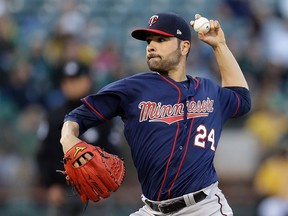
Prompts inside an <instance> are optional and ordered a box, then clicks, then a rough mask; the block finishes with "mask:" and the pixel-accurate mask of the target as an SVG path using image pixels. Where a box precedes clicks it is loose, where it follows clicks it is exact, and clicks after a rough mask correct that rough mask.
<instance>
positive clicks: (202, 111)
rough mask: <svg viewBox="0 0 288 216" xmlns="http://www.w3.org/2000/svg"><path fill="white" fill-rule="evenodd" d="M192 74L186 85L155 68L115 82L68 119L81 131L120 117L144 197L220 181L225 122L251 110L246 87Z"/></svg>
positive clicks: (169, 195)
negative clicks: (216, 165)
mask: <svg viewBox="0 0 288 216" xmlns="http://www.w3.org/2000/svg"><path fill="white" fill-rule="evenodd" d="M187 78H188V83H189V84H188V85H184V84H183V83H178V82H175V81H174V80H172V79H170V78H169V77H168V76H163V75H160V74H158V73H152V72H151V73H140V74H137V75H134V76H131V77H128V78H125V79H122V80H119V81H116V82H113V83H111V84H109V85H107V86H106V87H104V88H103V89H101V90H100V91H99V92H98V93H97V94H93V95H89V96H87V97H85V98H83V99H82V101H83V105H82V106H81V107H79V108H77V109H75V110H74V111H72V112H71V113H69V114H68V115H67V116H66V118H65V121H67V120H72V121H76V122H77V123H78V124H79V125H80V132H81V133H82V132H84V131H85V130H86V129H87V128H89V127H91V126H96V125H98V124H100V123H103V122H105V121H108V120H109V119H111V118H113V117H115V116H121V118H122V120H123V122H124V134H125V137H126V139H127V142H128V144H129V146H130V148H131V155H132V158H133V161H134V165H135V167H136V169H137V172H138V178H139V181H140V184H141V187H142V192H143V194H144V195H145V197H147V198H149V199H151V200H165V199H170V198H175V197H178V196H181V195H184V194H187V193H191V192H194V191H197V190H200V189H202V188H204V187H207V186H209V185H210V184H212V183H214V182H216V181H217V175H216V172H215V168H214V165H213V159H214V156H215V151H216V149H217V145H218V141H219V139H220V134H221V131H222V128H223V124H224V123H225V121H226V120H227V119H229V118H231V117H237V116H241V115H243V114H245V113H247V112H248V111H249V109H250V98H249V97H243V95H246V96H247V94H248V95H249V92H248V90H246V89H245V90H246V93H245V94H243V95H242V94H238V93H237V91H234V90H233V89H229V88H222V87H220V86H219V85H217V84H215V83H214V82H212V81H210V80H209V79H204V78H192V77H190V76H187ZM242 89H244V88H242ZM239 92H240V91H239ZM244 92H245V91H244ZM242 93H243V91H242Z"/></svg>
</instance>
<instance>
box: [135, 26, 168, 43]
mask: <svg viewBox="0 0 288 216" xmlns="http://www.w3.org/2000/svg"><path fill="white" fill-rule="evenodd" d="M149 33H155V34H159V35H164V36H167V37H174V35H172V34H169V33H167V32H164V31H161V30H157V29H144V28H142V29H136V30H134V31H133V32H132V34H131V35H132V37H134V38H136V39H138V40H146V37H147V35H149Z"/></svg>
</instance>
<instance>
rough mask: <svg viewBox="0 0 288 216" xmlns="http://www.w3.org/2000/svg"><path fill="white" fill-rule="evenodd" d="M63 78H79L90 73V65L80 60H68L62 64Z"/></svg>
mask: <svg viewBox="0 0 288 216" xmlns="http://www.w3.org/2000/svg"><path fill="white" fill-rule="evenodd" d="M60 72H61V78H62V79H64V78H77V77H80V76H82V75H89V73H90V71H89V67H88V66H87V65H86V64H84V63H81V62H79V61H73V60H72V61H67V62H65V63H63V64H62V65H61V66H60Z"/></svg>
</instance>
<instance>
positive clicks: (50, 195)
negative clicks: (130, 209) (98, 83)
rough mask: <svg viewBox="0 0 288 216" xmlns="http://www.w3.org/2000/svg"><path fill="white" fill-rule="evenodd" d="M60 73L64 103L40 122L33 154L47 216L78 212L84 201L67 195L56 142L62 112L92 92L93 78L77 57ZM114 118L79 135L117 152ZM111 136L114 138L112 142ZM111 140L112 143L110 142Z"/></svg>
mask: <svg viewBox="0 0 288 216" xmlns="http://www.w3.org/2000/svg"><path fill="white" fill-rule="evenodd" d="M57 71H58V73H59V75H60V89H61V91H62V93H63V96H64V97H65V103H63V104H62V105H61V106H60V107H57V108H54V109H53V110H50V111H49V112H48V114H47V118H46V120H45V121H44V122H43V123H42V124H41V126H40V128H39V129H40V130H41V134H42V136H41V138H39V139H40V141H41V144H40V147H39V149H38V152H37V155H36V161H37V166H38V172H39V177H40V184H41V186H43V187H45V188H46V189H47V201H48V206H49V207H48V216H58V215H59V216H60V215H61V216H77V215H80V214H81V212H82V210H83V204H82V203H81V201H80V199H78V197H77V196H76V197H72V196H71V197H69V198H68V199H67V197H68V196H70V195H71V194H72V193H73V192H72V190H71V187H69V188H67V183H66V181H65V178H64V177H63V174H62V173H59V172H56V170H63V169H64V168H63V164H62V163H61V161H62V160H63V151H62V146H61V144H60V143H59V140H60V135H61V134H60V133H61V131H60V126H61V124H62V122H63V118H64V116H65V114H67V113H69V112H70V111H71V110H72V109H74V108H75V107H77V106H79V105H80V104H81V102H80V98H82V97H84V96H86V95H87V94H89V93H91V92H92V90H93V81H92V79H91V76H90V72H89V68H88V66H87V65H85V64H82V63H80V62H77V61H67V62H65V63H63V64H62V65H61V66H60V67H59V69H58V70H57ZM113 126H114V123H113V121H110V123H109V124H103V125H101V126H99V127H97V128H92V129H90V130H88V131H87V132H86V133H85V134H83V135H82V137H83V139H84V140H85V141H87V142H89V143H91V144H94V145H97V146H99V147H101V148H104V149H105V150H107V151H108V152H109V153H112V154H119V151H118V149H117V146H116V145H115V144H117V143H115V139H112V132H113ZM113 140H114V142H113ZM112 142H113V143H112Z"/></svg>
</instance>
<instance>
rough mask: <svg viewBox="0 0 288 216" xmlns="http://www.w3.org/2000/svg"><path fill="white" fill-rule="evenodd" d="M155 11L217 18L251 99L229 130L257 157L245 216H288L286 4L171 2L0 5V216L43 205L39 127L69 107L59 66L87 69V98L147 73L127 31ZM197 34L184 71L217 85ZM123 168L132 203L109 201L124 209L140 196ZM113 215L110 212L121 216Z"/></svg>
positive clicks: (4, 0)
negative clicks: (245, 138)
mask: <svg viewBox="0 0 288 216" xmlns="http://www.w3.org/2000/svg"><path fill="white" fill-rule="evenodd" d="M175 2H176V3H177V4H175ZM179 2H180V1H179ZM162 10H169V11H174V12H177V13H179V14H181V15H183V16H184V17H185V18H187V19H189V17H190V18H191V19H192V18H193V17H194V14H195V13H196V12H199V13H201V14H202V15H203V16H205V17H208V18H215V19H218V20H220V23H221V25H222V27H223V29H224V32H225V34H226V40H227V43H228V46H229V47H230V48H231V50H232V52H233V53H234V55H235V57H236V58H237V60H238V62H239V64H240V66H241V68H242V70H243V72H244V74H245V76H246V77H247V79H248V82H249V85H250V90H251V94H252V98H253V108H252V111H251V112H250V114H249V115H248V116H246V117H245V118H242V119H240V120H237V121H236V124H235V122H233V124H229V123H228V126H227V128H229V127H233V128H236V129H239V130H248V131H249V132H250V133H251V134H252V135H253V137H254V139H255V140H256V142H257V147H258V152H259V155H260V156H259V160H258V161H259V163H258V164H257V165H256V167H257V169H256V170H255V173H254V174H255V175H254V176H253V177H252V178H251V179H250V180H251V188H252V190H253V191H254V192H253V193H254V197H255V199H254V201H255V203H254V204H255V211H254V212H253V213H252V212H250V213H249V212H246V213H245V215H254V214H257V215H258V214H259V215H260V216H261V215H262V216H266V215H269V216H284V215H287V214H288V213H287V212H288V210H287V206H288V53H287V50H288V1H287V0H216V1H208V0H205V1H198V0H182V1H181V4H179V3H178V1H173V0H169V1H168V0H165V1H164V0H154V1H152V0H147V1H132V0H118V1H116V0H106V1H105V0H95V1H92V0H83V1H77V0H61V1H57V0H14V1H12V0H0V126H1V132H0V145H1V147H0V163H1V164H2V168H1V169H0V214H1V215H2V214H3V215H12V216H14V215H33V214H35V215H38V211H41V209H42V208H46V207H47V206H45V205H47V197H46V196H45V192H46V189H45V187H43V185H42V183H41V176H40V173H39V170H38V166H37V163H36V159H35V158H36V155H37V153H38V151H39V149H40V146H41V142H42V140H43V139H44V138H43V137H44V136H45V133H44V132H43V127H41V126H43V122H45V120H46V119H47V117H48V116H49V113H51V112H52V111H53V110H57V109H58V108H60V107H61V106H63V105H64V104H65V103H67V101H68V100H69V98H68V97H67V95H66V94H65V93H64V91H63V88H62V87H61V81H62V77H61V76H62V75H63V65H65V64H66V63H67V62H78V63H81V64H83V65H85V66H86V67H88V68H89V69H88V70H89V76H90V80H91V81H92V91H93V92H95V91H97V90H98V89H100V88H101V87H103V86H104V85H106V84H108V83H110V82H112V81H115V80H117V79H119V78H123V77H125V76H128V75H131V74H133V73H137V72H139V71H145V70H146V69H147V68H146V63H145V60H144V55H145V50H144V46H145V43H144V44H142V43H139V42H137V41H136V42H135V41H134V40H133V39H132V38H131V36H130V30H131V29H133V28H136V27H143V25H145V24H146V21H147V20H148V18H149V17H150V16H151V15H153V13H154V12H159V11H162ZM196 37H197V36H196V34H193V38H194V40H193V42H192V50H191V52H190V56H189V67H188V73H189V74H191V75H192V76H205V77H208V78H211V79H219V74H218V73H217V72H216V73H215V71H218V70H217V66H216V62H215V59H214V56H213V53H212V50H211V49H210V48H209V47H207V46H206V45H205V44H203V43H201V42H198V41H197V39H196ZM114 127H115V128H114V130H113V136H114V138H113V139H114V140H117V142H115V143H114V144H115V145H117V148H118V147H119V148H120V149H121V150H120V151H122V153H121V154H122V155H124V156H126V157H127V158H129V152H128V150H127V148H125V141H124V139H123V137H122V135H121V123H120V121H119V122H118V121H117V120H116V122H115V125H114ZM115 137H116V138H115ZM51 157H53V156H51ZM128 162H129V159H128ZM130 166H131V172H130V173H129V171H128V177H127V179H126V180H125V181H126V182H127V187H128V189H127V190H128V191H130V192H129V193H130V196H128V194H125V190H124V189H123V193H121V191H120V193H119V194H118V196H119V197H117V198H118V201H116V200H114V201H113V200H112V201H110V202H111V203H113V205H114V206H116V207H115V208H117V206H118V208H119V209H121V208H124V207H123V206H125V207H127V208H128V210H127V211H128V212H132V211H131V208H135V209H136V208H138V205H139V203H137V202H135V200H136V199H138V197H137V198H135V197H133V193H135V196H138V195H139V194H138V193H139V191H138V190H134V189H133V188H134V187H136V188H137V187H138V183H137V179H136V177H135V176H134V174H133V165H130ZM130 175H131V176H130ZM276 179H277V182H276ZM131 191H136V192H133V193H132V192H131ZM131 196H132V197H131ZM271 199H273V200H272V201H271ZM119 200H121V201H119ZM228 200H229V198H228ZM125 201H126V202H127V203H129V204H130V205H127V203H126V204H125ZM117 202H118V203H117ZM119 203H122V204H123V205H122V207H121V205H120V204H119ZM275 203H276V204H275ZM109 204H110V203H109ZM27 206H28V207H27ZM31 206H32V207H31ZM131 206H132V207H131ZM232 206H233V205H232ZM275 206H276V207H275ZM282 206H283V207H282ZM16 207H17V208H16ZM129 207H130V209H129ZM243 208H245V207H243ZM17 209H18V210H17ZM103 209H104V210H103V211H105V208H104V207H103ZM267 209H270V210H271V209H272V210H271V211H272V213H271V212H270V213H268V212H269V211H268V210H267ZM273 209H276V210H273ZM281 211H282V213H281ZM21 212H22V213H21ZM23 212H26V213H23ZM27 212H29V213H27ZM107 212H110V213H111V212H113V211H111V208H110V209H108V210H107ZM107 212H105V214H102V215H109V213H107ZM117 212H118V213H117V214H116V213H115V214H113V213H111V215H120V211H117ZM123 212H125V208H124V210H123ZM127 214H128V213H126V215H127ZM94 215H95V214H94ZM99 215H100V214H99ZM123 215H125V213H123Z"/></svg>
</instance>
